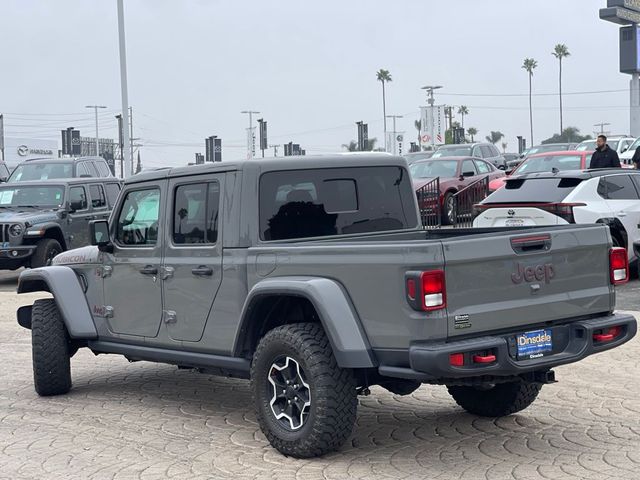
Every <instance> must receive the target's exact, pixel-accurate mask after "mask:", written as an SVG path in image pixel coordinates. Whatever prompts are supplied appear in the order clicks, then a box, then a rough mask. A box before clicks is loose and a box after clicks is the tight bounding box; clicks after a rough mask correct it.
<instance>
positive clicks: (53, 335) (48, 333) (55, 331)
mask: <svg viewBox="0 0 640 480" xmlns="http://www.w3.org/2000/svg"><path fill="white" fill-rule="evenodd" d="M31 354H32V359H33V383H34V386H35V389H36V392H37V393H38V395H41V396H49V395H61V394H63V393H67V392H68V391H69V390H70V389H71V362H70V351H69V335H68V333H67V328H66V327H65V325H64V322H63V321H62V317H61V316H60V312H59V311H58V306H57V305H56V302H55V300H53V299H51V298H47V299H44V300H36V301H35V302H34V304H33V308H32V310H31Z"/></svg>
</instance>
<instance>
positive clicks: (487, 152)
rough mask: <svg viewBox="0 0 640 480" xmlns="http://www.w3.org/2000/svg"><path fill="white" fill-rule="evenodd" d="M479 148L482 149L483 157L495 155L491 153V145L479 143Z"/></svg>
mask: <svg viewBox="0 0 640 480" xmlns="http://www.w3.org/2000/svg"><path fill="white" fill-rule="evenodd" d="M480 149H481V150H482V156H483V157H484V158H491V157H497V155H495V154H494V153H493V151H492V150H491V147H489V145H481V146H480Z"/></svg>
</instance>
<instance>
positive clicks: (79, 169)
mask: <svg viewBox="0 0 640 480" xmlns="http://www.w3.org/2000/svg"><path fill="white" fill-rule="evenodd" d="M89 176H90V175H89V171H88V170H87V167H86V165H85V164H84V162H82V163H78V164H77V165H76V177H89Z"/></svg>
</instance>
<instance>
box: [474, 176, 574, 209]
mask: <svg viewBox="0 0 640 480" xmlns="http://www.w3.org/2000/svg"><path fill="white" fill-rule="evenodd" d="M581 181H582V180H581V179H579V178H528V179H519V178H513V179H509V180H507V181H506V184H505V186H504V188H501V189H499V190H496V191H495V192H494V193H492V194H491V195H489V196H488V197H487V199H486V200H485V201H484V202H482V203H512V202H525V203H548V202H560V201H562V200H564V198H565V197H566V196H567V195H569V194H570V193H571V192H572V191H573V189H574V188H576V187H577V186H578V185H579V184H580V182H581Z"/></svg>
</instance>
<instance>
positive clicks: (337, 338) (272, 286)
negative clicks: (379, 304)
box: [234, 276, 377, 368]
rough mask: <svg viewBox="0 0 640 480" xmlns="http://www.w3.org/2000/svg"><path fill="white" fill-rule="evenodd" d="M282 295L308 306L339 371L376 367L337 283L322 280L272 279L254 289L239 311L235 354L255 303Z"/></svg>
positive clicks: (367, 343) (355, 315)
mask: <svg viewBox="0 0 640 480" xmlns="http://www.w3.org/2000/svg"><path fill="white" fill-rule="evenodd" d="M282 295H287V296H297V297H303V298H305V299H307V300H309V302H311V304H312V305H313V307H314V308H315V310H316V313H317V314H318V317H319V318H320V322H321V324H322V327H323V328H324V331H325V332H326V334H327V337H328V339H329V343H330V344H331V348H332V350H333V354H334V356H335V357H336V361H337V363H338V365H339V366H340V367H342V368H372V367H375V366H376V364H377V362H376V361H375V356H374V354H373V352H372V349H371V345H370V344H369V341H368V339H367V336H366V334H365V332H364V330H363V329H362V325H361V323H360V319H359V318H358V315H357V312H356V310H355V308H354V307H353V305H352V303H351V301H350V299H349V298H348V294H347V292H346V291H345V290H344V288H343V287H342V286H341V285H340V284H339V283H338V282H336V281H334V280H331V279H328V278H322V277H302V276H300V277H275V278H268V279H265V280H262V281H260V282H258V283H257V284H256V285H254V286H253V288H251V290H250V291H249V294H248V295H247V299H246V301H245V303H244V306H243V308H242V314H241V316H240V318H241V322H240V328H239V329H238V333H237V334H236V340H235V343H234V345H235V348H234V350H235V351H236V352H237V350H238V348H239V346H240V345H241V344H242V337H241V336H242V335H243V334H246V332H247V331H248V330H249V329H250V328H251V327H252V319H251V313H252V310H253V309H254V308H255V307H256V306H257V304H258V302H259V301H260V300H261V299H262V298H264V297H266V296H282Z"/></svg>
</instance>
